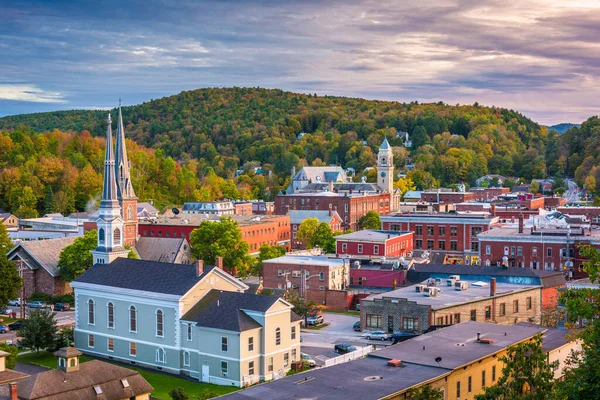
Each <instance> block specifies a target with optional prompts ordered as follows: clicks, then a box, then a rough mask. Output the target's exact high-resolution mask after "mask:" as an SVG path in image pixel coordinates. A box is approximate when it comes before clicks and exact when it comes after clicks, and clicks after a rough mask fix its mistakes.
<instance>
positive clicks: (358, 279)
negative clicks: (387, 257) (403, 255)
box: [350, 260, 406, 293]
mask: <svg viewBox="0 0 600 400" xmlns="http://www.w3.org/2000/svg"><path fill="white" fill-rule="evenodd" d="M405 284H406V269H405V268H403V267H402V265H400V262H399V261H395V262H392V261H388V262H384V263H375V262H373V263H370V262H366V260H357V261H352V262H351V263H350V287H351V288H352V289H358V290H359V291H360V292H361V293H365V292H368V293H376V292H380V291H385V290H391V289H394V288H396V287H398V286H404V285H405Z"/></svg>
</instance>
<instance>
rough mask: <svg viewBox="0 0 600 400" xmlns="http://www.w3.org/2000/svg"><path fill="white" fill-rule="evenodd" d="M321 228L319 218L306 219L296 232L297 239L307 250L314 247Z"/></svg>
mask: <svg viewBox="0 0 600 400" xmlns="http://www.w3.org/2000/svg"><path fill="white" fill-rule="evenodd" d="M318 227H319V220H318V219H317V218H306V219H305V220H304V221H302V223H301V224H300V226H299V227H298V230H297V231H296V237H297V238H298V240H300V241H301V242H302V243H303V244H304V245H305V246H306V248H307V249H312V248H313V247H314V237H315V234H316V233H317V228H318Z"/></svg>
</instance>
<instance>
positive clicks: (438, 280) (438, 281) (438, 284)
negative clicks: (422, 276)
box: [435, 278, 442, 286]
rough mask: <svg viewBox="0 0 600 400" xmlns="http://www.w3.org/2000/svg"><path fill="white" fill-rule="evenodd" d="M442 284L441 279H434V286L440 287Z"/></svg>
mask: <svg viewBox="0 0 600 400" xmlns="http://www.w3.org/2000/svg"><path fill="white" fill-rule="evenodd" d="M441 284H442V278H435V285H436V286H440V285H441Z"/></svg>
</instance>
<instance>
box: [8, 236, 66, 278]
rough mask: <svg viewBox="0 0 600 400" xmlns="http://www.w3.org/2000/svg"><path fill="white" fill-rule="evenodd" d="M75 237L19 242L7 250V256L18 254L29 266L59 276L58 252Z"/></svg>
mask: <svg viewBox="0 0 600 400" xmlns="http://www.w3.org/2000/svg"><path fill="white" fill-rule="evenodd" d="M75 239H77V236H68V237H65V238H58V239H47V240H35V241H30V242H21V243H19V244H18V245H17V246H15V247H13V248H12V250H10V251H9V252H8V255H7V257H8V258H9V259H10V260H13V259H14V258H15V257H16V256H17V255H18V256H19V257H20V258H21V259H23V261H25V262H26V263H27V264H28V265H30V267H32V268H44V269H45V270H46V271H48V273H49V274H50V275H52V276H60V271H59V270H58V268H57V265H58V258H59V257H60V253H61V252H62V250H63V249H64V248H65V247H67V246H69V245H71V244H73V242H74V241H75Z"/></svg>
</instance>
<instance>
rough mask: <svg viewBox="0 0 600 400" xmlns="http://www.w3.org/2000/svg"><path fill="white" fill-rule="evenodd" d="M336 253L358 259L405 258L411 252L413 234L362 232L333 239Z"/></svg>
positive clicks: (379, 231)
mask: <svg viewBox="0 0 600 400" xmlns="http://www.w3.org/2000/svg"><path fill="white" fill-rule="evenodd" d="M335 240H336V253H337V254H340V255H350V256H352V257H360V258H363V257H364V258H380V257H405V256H407V255H408V253H409V252H412V250H413V233H412V232H398V231H381V230H362V231H358V232H352V233H348V234H345V235H339V236H336V237H335Z"/></svg>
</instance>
